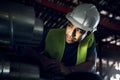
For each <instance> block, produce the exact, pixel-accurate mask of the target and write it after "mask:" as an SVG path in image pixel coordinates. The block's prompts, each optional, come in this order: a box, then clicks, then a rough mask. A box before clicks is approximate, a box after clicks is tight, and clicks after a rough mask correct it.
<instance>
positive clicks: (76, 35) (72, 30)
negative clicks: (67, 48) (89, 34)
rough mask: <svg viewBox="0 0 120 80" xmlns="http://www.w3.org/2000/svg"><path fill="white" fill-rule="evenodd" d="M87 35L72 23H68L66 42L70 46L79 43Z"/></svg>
mask: <svg viewBox="0 0 120 80" xmlns="http://www.w3.org/2000/svg"><path fill="white" fill-rule="evenodd" d="M84 33H85V31H84V30H82V29H80V28H79V27H77V26H75V25H73V24H72V23H68V25H67V27H66V42H67V43H68V44H72V43H74V42H77V41H79V39H80V38H81V36H82V35H83V34H84Z"/></svg>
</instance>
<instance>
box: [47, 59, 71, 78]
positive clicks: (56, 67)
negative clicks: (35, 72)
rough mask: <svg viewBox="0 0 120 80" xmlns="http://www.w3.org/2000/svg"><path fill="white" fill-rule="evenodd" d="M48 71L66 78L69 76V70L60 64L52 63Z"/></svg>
mask: <svg viewBox="0 0 120 80" xmlns="http://www.w3.org/2000/svg"><path fill="white" fill-rule="evenodd" d="M48 70H49V71H50V72H52V73H54V74H56V75H63V76H66V75H68V74H70V72H71V71H70V69H69V68H68V67H66V66H64V65H63V64H62V63H61V62H58V61H54V62H52V63H51V64H50V65H49V66H48Z"/></svg>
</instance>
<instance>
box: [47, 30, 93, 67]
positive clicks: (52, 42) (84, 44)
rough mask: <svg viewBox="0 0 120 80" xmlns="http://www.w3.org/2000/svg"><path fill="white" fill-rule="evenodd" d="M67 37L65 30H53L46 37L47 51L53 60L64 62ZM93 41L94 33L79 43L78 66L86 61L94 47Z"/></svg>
mask: <svg viewBox="0 0 120 80" xmlns="http://www.w3.org/2000/svg"><path fill="white" fill-rule="evenodd" d="M65 37H66V34H65V29H51V30H50V31H49V32H48V34H47V37H46V41H45V44H46V45H45V50H46V51H47V52H48V53H49V55H50V56H51V57H52V58H54V59H57V60H58V61H61V60H62V57H63V54H64V49H65V41H66V40H65ZM93 41H94V33H91V34H90V35H89V36H87V37H86V38H84V39H83V40H82V41H81V42H79V45H78V49H77V59H76V65H77V64H80V63H83V62H85V61H86V56H87V49H88V48H89V47H91V46H92V44H93Z"/></svg>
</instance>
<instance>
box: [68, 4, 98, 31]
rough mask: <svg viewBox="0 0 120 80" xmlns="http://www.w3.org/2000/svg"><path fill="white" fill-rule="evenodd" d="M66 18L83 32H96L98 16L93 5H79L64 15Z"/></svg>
mask: <svg viewBox="0 0 120 80" xmlns="http://www.w3.org/2000/svg"><path fill="white" fill-rule="evenodd" d="M66 18H67V19H68V20H69V21H70V22H71V23H72V24H74V25H76V26H78V27H79V28H81V29H83V30H85V31H91V32H93V31H96V30H97V25H98V23H99V21H100V15H99V12H98V10H97V8H96V7H95V6H94V5H93V4H80V5H78V6H77V7H76V8H74V9H73V11H72V12H69V13H68V14H67V15H66Z"/></svg>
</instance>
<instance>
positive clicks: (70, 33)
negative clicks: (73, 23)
mask: <svg viewBox="0 0 120 80" xmlns="http://www.w3.org/2000/svg"><path fill="white" fill-rule="evenodd" d="M69 35H70V36H72V37H74V36H75V29H72V30H70V31H69Z"/></svg>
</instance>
